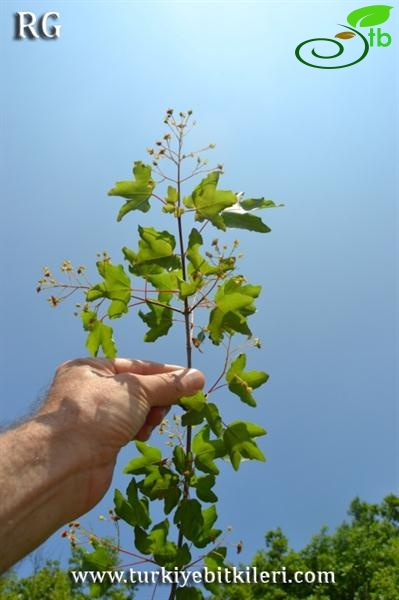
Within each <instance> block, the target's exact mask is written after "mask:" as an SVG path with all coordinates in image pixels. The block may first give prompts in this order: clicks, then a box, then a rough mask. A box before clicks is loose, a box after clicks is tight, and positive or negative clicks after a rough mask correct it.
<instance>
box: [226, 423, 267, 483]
mask: <svg viewBox="0 0 399 600" xmlns="http://www.w3.org/2000/svg"><path fill="white" fill-rule="evenodd" d="M265 434H266V431H265V430H264V429H263V427H260V426H259V425H255V424H254V423H246V422H245V421H234V422H233V423H230V425H229V426H228V427H227V428H226V429H225V430H224V433H223V441H224V444H225V447H226V449H227V451H228V453H229V457H230V460H231V464H232V465H233V468H234V469H235V470H236V471H237V470H238V468H239V466H240V462H241V459H242V458H245V459H248V460H260V461H262V462H264V461H265V460H266V459H265V456H264V454H263V452H262V451H261V450H260V449H259V447H258V446H257V444H256V443H255V442H254V440H253V439H252V438H254V437H259V436H261V435H265Z"/></svg>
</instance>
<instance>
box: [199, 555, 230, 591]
mask: <svg viewBox="0 0 399 600" xmlns="http://www.w3.org/2000/svg"><path fill="white" fill-rule="evenodd" d="M226 555H227V548H226V547H225V546H218V547H217V548H214V550H211V551H210V552H209V553H208V554H207V555H206V556H205V557H204V564H205V566H206V568H207V570H208V572H209V573H213V572H217V571H218V570H219V571H224V569H225V568H226V565H225V562H224V561H225V560H226ZM204 587H205V588H206V589H207V590H209V591H210V592H216V591H217V590H218V588H219V584H218V583H217V582H215V583H206V582H204Z"/></svg>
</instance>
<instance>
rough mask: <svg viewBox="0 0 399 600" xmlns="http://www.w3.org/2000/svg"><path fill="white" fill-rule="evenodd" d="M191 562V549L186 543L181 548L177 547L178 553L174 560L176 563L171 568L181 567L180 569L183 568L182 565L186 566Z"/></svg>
mask: <svg viewBox="0 0 399 600" xmlns="http://www.w3.org/2000/svg"><path fill="white" fill-rule="evenodd" d="M190 562H191V553H190V549H189V547H188V544H186V543H184V544H183V545H182V547H181V548H178V549H177V555H176V558H175V560H174V565H173V566H172V565H171V569H170V570H172V569H173V567H175V566H176V567H179V569H181V568H182V567H185V566H186V565H188V564H189V563H190Z"/></svg>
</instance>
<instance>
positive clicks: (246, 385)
mask: <svg viewBox="0 0 399 600" xmlns="http://www.w3.org/2000/svg"><path fill="white" fill-rule="evenodd" d="M246 362H247V357H246V355H245V354H240V355H239V356H238V357H237V358H236V359H235V360H233V362H232V363H231V365H230V368H229V370H228V371H227V373H226V381H227V383H228V384H229V390H230V391H231V392H233V394H236V395H237V396H239V398H240V399H241V400H242V402H245V404H248V405H249V406H256V401H255V398H254V397H253V395H252V391H253V390H255V389H257V388H258V387H260V386H261V385H263V384H264V383H266V381H267V380H268V379H269V376H268V374H267V373H265V372H264V371H244V369H245V365H246Z"/></svg>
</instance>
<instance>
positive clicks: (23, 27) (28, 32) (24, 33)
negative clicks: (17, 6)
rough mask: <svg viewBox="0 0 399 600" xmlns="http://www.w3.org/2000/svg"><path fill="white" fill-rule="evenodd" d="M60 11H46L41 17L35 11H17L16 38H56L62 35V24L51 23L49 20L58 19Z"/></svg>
mask: <svg viewBox="0 0 399 600" xmlns="http://www.w3.org/2000/svg"><path fill="white" fill-rule="evenodd" d="M59 16H60V15H59V13H58V12H46V13H44V15H42V16H41V17H40V18H38V17H37V16H36V14H35V13H33V12H17V13H15V34H14V38H15V39H16V40H23V39H26V38H28V39H30V40H38V39H40V38H41V39H48V40H49V39H55V38H59V37H60V29H61V25H49V23H48V21H49V20H51V21H56V20H57V19H58V18H59Z"/></svg>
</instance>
